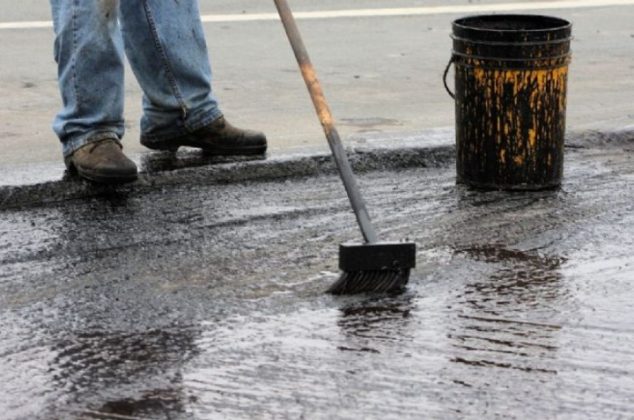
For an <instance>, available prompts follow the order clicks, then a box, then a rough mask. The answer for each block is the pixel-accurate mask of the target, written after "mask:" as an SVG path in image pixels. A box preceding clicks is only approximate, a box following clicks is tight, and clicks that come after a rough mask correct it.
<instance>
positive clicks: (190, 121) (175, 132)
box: [141, 108, 222, 141]
mask: <svg viewBox="0 0 634 420" xmlns="http://www.w3.org/2000/svg"><path fill="white" fill-rule="evenodd" d="M220 117H222V111H220V109H219V108H213V109H211V110H208V109H205V110H201V111H198V112H194V113H192V114H190V115H188V116H187V119H186V120H185V121H182V120H181V122H180V123H179V124H174V125H172V126H171V127H170V129H168V130H160V131H159V130H157V131H158V132H150V133H144V134H141V137H142V138H143V139H145V140H146V141H148V140H149V141H165V140H171V139H173V138H176V137H181V136H184V135H186V134H188V133H191V132H192V131H196V130H198V129H200V128H202V127H204V126H206V125H209V124H211V123H212V122H214V121H216V120H217V119H218V118H220Z"/></svg>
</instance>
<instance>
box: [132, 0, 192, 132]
mask: <svg viewBox="0 0 634 420" xmlns="http://www.w3.org/2000/svg"><path fill="white" fill-rule="evenodd" d="M143 9H144V10H145V17H146V19H147V22H148V26H149V27H150V32H151V33H152V38H153V39H154V47H155V48H156V51H157V52H158V53H159V55H160V57H161V58H162V60H163V66H164V68H165V71H166V73H167V80H168V81H169V84H170V88H171V89H172V93H173V94H174V97H175V98H176V100H177V101H178V103H179V105H180V107H181V111H182V113H183V115H182V118H183V120H185V119H186V118H187V113H188V110H187V105H186V104H185V100H184V99H183V95H182V94H181V92H180V90H179V89H178V84H177V83H176V77H175V76H174V71H173V70H172V66H171V65H170V62H169V57H168V56H167V52H166V51H165V48H163V44H161V40H160V38H159V35H158V30H157V29H156V22H155V20H154V16H153V15H152V11H151V10H150V6H149V4H148V0H143Z"/></svg>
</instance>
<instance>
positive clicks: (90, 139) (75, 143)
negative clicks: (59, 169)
mask: <svg viewBox="0 0 634 420" xmlns="http://www.w3.org/2000/svg"><path fill="white" fill-rule="evenodd" d="M104 139H116V140H117V141H120V140H121V138H120V137H119V135H118V134H117V132H116V131H113V130H96V131H91V132H88V133H85V134H82V135H80V136H77V137H74V138H72V139H67V140H64V141H63V142H62V153H63V154H64V157H65V158H66V157H68V156H70V155H72V154H73V153H75V151H77V149H79V148H81V147H83V146H85V145H87V144H89V143H94V142H96V141H100V140H104Z"/></svg>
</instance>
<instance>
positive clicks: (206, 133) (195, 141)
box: [141, 117, 267, 156]
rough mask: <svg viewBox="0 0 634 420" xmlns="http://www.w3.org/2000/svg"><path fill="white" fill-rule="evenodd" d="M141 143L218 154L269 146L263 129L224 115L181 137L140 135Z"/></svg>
mask: <svg viewBox="0 0 634 420" xmlns="http://www.w3.org/2000/svg"><path fill="white" fill-rule="evenodd" d="M141 144H142V145H144V146H145V147H147V148H148V149H153V150H169V151H172V152H175V151H176V150H178V148H179V147H180V146H189V147H198V148H200V149H202V150H203V151H204V152H205V153H207V154H211V155H217V156H247V155H261V154H264V153H265V152H266V147H267V143H266V136H265V135H264V133H261V132H259V131H252V130H243V129H240V128H237V127H234V126H232V125H231V124H229V122H228V121H227V120H225V118H224V117H220V118H218V119H217V120H215V121H214V122H212V123H211V124H209V125H207V126H205V127H202V128H200V129H198V130H196V131H194V132H191V133H188V134H184V135H182V136H180V137H174V138H171V139H166V140H154V139H149V138H147V137H144V136H141Z"/></svg>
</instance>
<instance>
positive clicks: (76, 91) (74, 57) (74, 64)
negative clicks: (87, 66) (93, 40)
mask: <svg viewBox="0 0 634 420" xmlns="http://www.w3.org/2000/svg"><path fill="white" fill-rule="evenodd" d="M77 1H78V0H73V2H72V8H73V51H72V53H71V56H72V59H71V69H72V78H73V94H74V95H75V105H76V106H77V108H80V105H81V104H80V102H81V101H80V98H79V86H78V85H77V44H78V43H77Z"/></svg>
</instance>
